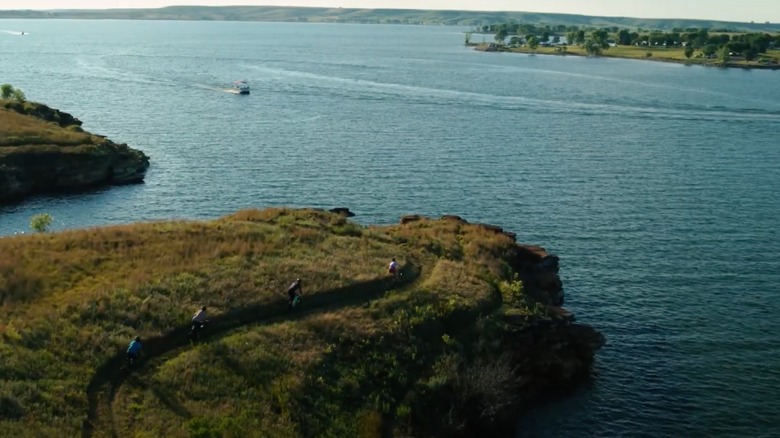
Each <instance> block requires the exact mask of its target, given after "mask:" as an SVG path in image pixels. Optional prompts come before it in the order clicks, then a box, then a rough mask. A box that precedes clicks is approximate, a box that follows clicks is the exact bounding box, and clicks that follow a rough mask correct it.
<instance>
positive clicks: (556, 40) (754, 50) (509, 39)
mask: <svg viewBox="0 0 780 438" xmlns="http://www.w3.org/2000/svg"><path fill="white" fill-rule="evenodd" d="M473 33H481V34H492V35H494V36H493V39H494V41H495V44H496V45H498V48H502V49H507V50H511V49H520V50H516V51H525V50H522V49H525V48H528V49H530V50H531V51H534V52H535V51H536V49H537V48H538V47H539V46H542V47H548V48H553V49H554V53H559V54H561V53H563V54H565V53H573V54H580V53H578V52H577V50H576V49H575V50H574V51H571V50H570V48H572V47H575V48H578V49H580V50H583V51H584V52H585V53H586V54H588V55H602V54H604V51H605V50H608V49H610V48H618V49H616V50H614V52H616V53H614V54H613V55H612V56H616V57H638V56H632V52H633V54H636V53H640V52H641V55H642V56H643V57H647V58H649V57H651V56H653V54H654V52H653V51H655V50H668V52H666V53H661V55H662V57H663V58H664V60H670V61H673V60H679V59H680V58H681V57H682V56H684V57H685V58H686V59H689V60H690V59H691V58H699V59H702V60H710V59H716V60H717V61H718V62H720V63H721V64H722V65H729V66H732V65H733V64H734V62H735V61H744V66H750V65H754V66H761V65H764V66H776V65H778V63H779V62H780V50H779V49H780V33H765V32H736V31H734V30H733V29H728V28H714V29H707V28H693V27H689V28H675V29H672V30H671V31H662V30H657V29H642V28H637V29H626V28H619V27H617V26H610V27H591V26H587V27H580V26H572V25H568V26H567V25H554V26H551V25H536V24H531V23H517V22H508V23H498V24H490V25H482V26H478V27H476V28H475V29H474V30H473V31H472V32H468V33H467V34H466V44H467V45H477V44H472V43H471V38H472V34H473ZM621 46H623V47H626V48H633V49H634V50H628V49H622V50H621V49H619V48H620V47H621ZM491 48H496V47H495V45H494V46H491ZM548 50H549V49H548ZM675 52H679V55H681V56H679V57H676V56H675V55H674V54H675Z"/></svg>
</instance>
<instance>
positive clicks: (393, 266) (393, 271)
mask: <svg viewBox="0 0 780 438" xmlns="http://www.w3.org/2000/svg"><path fill="white" fill-rule="evenodd" d="M387 272H388V273H389V274H390V277H391V278H392V279H393V280H398V274H400V268H399V267H398V262H396V261H395V258H394V259H393V260H391V261H390V266H389V267H388V268H387Z"/></svg>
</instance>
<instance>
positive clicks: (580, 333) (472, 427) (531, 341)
mask: <svg viewBox="0 0 780 438" xmlns="http://www.w3.org/2000/svg"><path fill="white" fill-rule="evenodd" d="M425 219H426V218H425V217H424V216H419V215H408V216H403V217H402V218H401V223H402V224H405V223H410V222H415V221H420V220H425ZM441 219H442V220H452V221H458V222H461V223H468V222H466V221H465V220H464V219H462V218H460V217H458V216H450V215H448V216H443V217H442V218H441ZM476 225H478V226H480V227H482V228H484V229H486V230H489V231H494V232H495V233H497V234H503V235H505V236H507V237H509V238H510V239H512V240H513V241H516V237H517V236H516V234H515V233H511V232H507V231H505V230H504V229H502V228H501V227H499V226H495V225H490V224H476ZM510 260H511V265H512V270H513V271H514V272H515V273H517V275H518V277H519V279H520V280H521V281H522V283H523V291H524V293H526V294H528V295H529V296H530V297H532V298H533V300H534V301H535V302H537V303H539V304H541V305H542V306H543V308H542V314H543V316H542V317H539V316H531V315H528V314H527V313H523V312H518V313H512V312H505V313H504V314H503V315H502V320H503V321H504V323H505V324H506V327H507V328H506V330H505V331H504V332H503V335H502V337H503V339H501V340H500V344H501V346H502V350H503V351H505V352H507V354H508V357H509V358H510V360H509V362H508V363H509V365H508V368H509V369H511V374H512V375H513V378H512V379H508V380H507V381H506V382H505V385H504V386H503V387H504V388H505V395H506V394H511V395H507V397H506V398H505V399H502V400H501V401H500V402H497V401H496V400H492V399H485V398H484V397H483V398H481V399H480V398H479V397H477V398H476V399H474V400H466V401H465V403H464V404H463V405H462V406H459V407H458V409H459V410H458V413H457V414H456V416H460V418H461V419H462V420H463V422H462V423H461V425H460V427H459V428H458V429H457V430H455V431H453V430H448V431H447V435H446V436H448V437H452V436H463V437H470V436H480V435H487V436H512V435H515V434H516V431H515V424H516V421H517V416H518V415H519V414H520V413H521V412H523V411H524V410H525V409H527V408H529V407H530V406H531V405H532V404H533V403H535V402H537V401H538V400H540V399H544V398H551V397H555V396H559V395H561V394H564V393H565V392H566V391H568V390H570V389H572V388H573V387H575V386H576V385H577V384H579V383H581V382H582V381H583V380H584V379H586V378H587V377H588V376H589V375H590V370H591V365H592V363H593V359H594V356H595V353H596V351H598V350H599V349H600V348H601V347H602V346H603V345H604V344H605V338H604V336H603V335H602V334H601V333H600V332H598V331H597V330H595V329H594V328H593V327H591V326H589V325H585V324H575V323H574V315H573V314H572V312H570V311H568V310H567V309H565V308H563V307H562V306H563V301H564V292H563V283H562V282H561V279H560V276H559V275H558V270H559V261H560V260H559V258H558V257H557V256H556V255H553V254H550V253H548V252H547V251H546V250H545V249H544V248H542V247H540V246H535V245H523V244H515V245H514V247H513V253H512V254H511V255H510ZM544 314H546V315H544ZM497 363H498V364H499V365H498V366H499V367H500V364H501V359H500V358H499V360H498V362H497ZM486 386H489V385H486ZM491 403H492V404H494V405H495V406H498V407H496V408H495V409H494V410H490V409H488V411H490V416H489V417H485V412H486V408H485V406H486V404H487V405H490V404H491ZM445 406H450V405H447V404H446V403H445ZM450 414H451V413H450ZM442 436H444V435H442Z"/></svg>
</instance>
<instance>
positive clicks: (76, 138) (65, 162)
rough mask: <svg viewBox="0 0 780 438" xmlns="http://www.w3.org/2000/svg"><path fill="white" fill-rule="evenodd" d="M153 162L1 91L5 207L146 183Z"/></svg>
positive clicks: (0, 183) (9, 90)
mask: <svg viewBox="0 0 780 438" xmlns="http://www.w3.org/2000/svg"><path fill="white" fill-rule="evenodd" d="M148 167H149V157H147V156H146V155H145V154H144V153H143V152H141V151H139V150H135V149H132V148H130V147H128V146H127V145H126V144H117V143H114V142H112V141H111V140H108V139H106V138H105V137H103V136H100V135H96V134H91V133H89V132H86V131H84V130H83V129H81V121H80V120H78V119H77V118H75V117H73V116H72V115H70V114H68V113H65V112H62V111H59V110H56V109H53V108H49V107H48V106H46V105H44V104H41V103H35V102H29V101H27V100H26V98H25V95H24V93H23V92H22V91H21V90H18V89H14V88H13V87H12V86H11V85H9V84H4V85H2V95H0V204H2V203H8V202H14V201H19V200H22V199H24V198H26V197H28V196H32V195H36V194H42V193H52V192H63V191H72V190H80V189H84V188H87V187H94V186H99V185H111V184H131V183H138V182H142V181H143V179H144V175H145V173H146V170H147V168H148Z"/></svg>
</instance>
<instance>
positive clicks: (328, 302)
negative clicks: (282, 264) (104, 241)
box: [81, 263, 421, 438]
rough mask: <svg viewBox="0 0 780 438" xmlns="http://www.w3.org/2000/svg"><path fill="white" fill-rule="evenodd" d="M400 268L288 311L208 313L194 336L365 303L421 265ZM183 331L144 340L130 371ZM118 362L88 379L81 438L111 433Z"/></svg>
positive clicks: (173, 344)
mask: <svg viewBox="0 0 780 438" xmlns="http://www.w3.org/2000/svg"><path fill="white" fill-rule="evenodd" d="M401 272H402V273H403V276H402V278H403V281H402V282H399V283H392V282H391V281H390V280H389V279H388V278H386V277H385V278H378V279H374V280H369V281H365V282H360V283H355V284H350V285H347V286H343V287H340V288H337V289H331V290H328V291H323V292H319V293H316V294H313V295H306V296H305V297H304V300H303V302H302V307H300V308H298V309H296V310H294V311H292V312H290V311H288V309H287V300H285V299H279V300H278V301H273V302H271V303H264V304H256V305H253V306H248V307H244V308H241V309H238V310H235V311H232V312H228V313H225V314H222V315H218V316H216V317H212V318H211V320H210V322H209V324H208V326H207V327H206V329H205V330H204V331H203V332H201V334H200V338H201V342H203V341H206V340H207V339H208V338H212V337H216V336H218V335H222V334H225V333H227V332H229V331H231V330H235V329H237V328H239V327H243V326H247V325H258V324H273V323H276V322H280V321H284V320H294V319H300V318H303V317H306V316H309V315H312V314H315V313H319V312H325V311H331V310H336V309H339V308H343V307H348V306H354V305H357V304H362V303H365V302H367V301H371V300H373V299H376V298H378V297H379V296H381V295H382V294H384V293H385V292H387V291H389V290H392V289H397V288H399V287H403V288H408V287H410V286H412V284H414V283H416V282H417V280H418V278H419V277H420V272H421V267H419V266H416V265H414V264H411V263H409V264H406V265H404V266H403V268H402V269H401ZM188 332H189V325H187V326H182V327H179V328H176V329H174V330H172V331H170V332H168V333H166V334H165V335H162V336H157V337H152V338H147V339H145V340H144V351H143V353H144V354H143V356H142V358H141V359H140V360H139V362H138V363H137V365H136V369H138V368H140V367H143V366H144V365H145V364H146V363H147V362H149V361H151V360H153V359H156V358H159V357H161V356H163V355H166V354H168V353H171V352H173V351H174V350H177V349H180V348H183V347H189V346H190V341H189V336H188ZM124 361H125V352H124V351H120V352H118V353H117V354H115V355H114V356H113V357H111V358H109V359H107V360H106V361H105V362H104V363H103V364H102V365H101V366H100V367H98V369H97V370H96V371H95V374H94V375H93V376H92V378H91V379H90V381H89V384H88V385H87V400H88V402H89V410H88V412H87V418H86V419H85V420H84V422H83V423H82V432H81V434H82V437H84V438H91V437H92V436H93V434H95V433H100V434H101V435H106V436H111V437H117V432H116V428H115V424H114V419H113V408H112V404H113V402H114V396H115V394H116V392H117V390H118V389H119V388H120V387H121V386H122V384H123V383H124V382H125V380H127V378H128V377H129V376H130V375H131V372H130V371H129V370H127V369H125V368H124ZM103 428H107V429H109V430H103Z"/></svg>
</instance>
